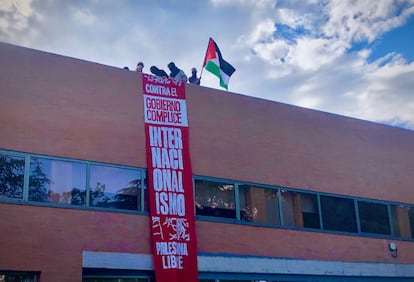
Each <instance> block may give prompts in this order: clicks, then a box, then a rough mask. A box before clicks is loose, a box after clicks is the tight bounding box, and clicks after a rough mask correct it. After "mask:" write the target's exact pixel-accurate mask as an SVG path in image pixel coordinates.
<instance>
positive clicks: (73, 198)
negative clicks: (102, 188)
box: [29, 157, 86, 205]
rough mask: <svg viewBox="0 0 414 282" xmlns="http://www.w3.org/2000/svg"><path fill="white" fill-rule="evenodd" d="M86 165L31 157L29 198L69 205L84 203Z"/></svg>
mask: <svg viewBox="0 0 414 282" xmlns="http://www.w3.org/2000/svg"><path fill="white" fill-rule="evenodd" d="M85 184H86V165H85V164H83V163H78V162H69V161H60V160H51V159H44V158H38V157H32V158H31V160H30V178H29V200H30V201H36V202H48V203H59V204H70V205H84V204H85V191H86V190H85V188H86V185H85Z"/></svg>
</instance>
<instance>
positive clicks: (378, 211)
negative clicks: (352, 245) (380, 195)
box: [358, 201, 391, 234]
mask: <svg viewBox="0 0 414 282" xmlns="http://www.w3.org/2000/svg"><path fill="white" fill-rule="evenodd" d="M358 211H359V220H360V222H361V231H362V232H367V233H377V234H391V228H390V221H389V218H388V209H387V206H386V205H384V204H377V203H369V202H363V201H358Z"/></svg>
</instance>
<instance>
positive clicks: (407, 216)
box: [391, 205, 414, 238]
mask: <svg viewBox="0 0 414 282" xmlns="http://www.w3.org/2000/svg"><path fill="white" fill-rule="evenodd" d="M391 216H392V222H393V227H394V234H393V235H394V236H397V237H403V238H414V208H410V207H408V206H403V205H391Z"/></svg>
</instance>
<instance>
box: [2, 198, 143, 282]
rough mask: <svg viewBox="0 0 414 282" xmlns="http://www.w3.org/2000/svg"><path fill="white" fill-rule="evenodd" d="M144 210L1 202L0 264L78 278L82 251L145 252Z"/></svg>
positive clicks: (48, 277)
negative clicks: (130, 211) (87, 208)
mask: <svg viewBox="0 0 414 282" xmlns="http://www.w3.org/2000/svg"><path fill="white" fill-rule="evenodd" d="M148 227H149V222H148V217H147V216H142V215H133V214H124V213H113V212H112V213H111V212H97V211H84V210H75V209H62V208H50V207H36V206H27V205H14V204H0V230H1V232H0V246H1V254H2V255H1V256H0V270H16V271H41V276H42V277H41V278H42V279H41V282H54V281H59V282H74V281H81V277H82V251H84V250H85V251H102V252H125V253H150V250H151V249H150V244H149V240H150V237H149V235H150V234H149V228H148Z"/></svg>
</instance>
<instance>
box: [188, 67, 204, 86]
mask: <svg viewBox="0 0 414 282" xmlns="http://www.w3.org/2000/svg"><path fill="white" fill-rule="evenodd" d="M200 81H201V77H197V69H196V68H192V69H191V76H190V77H189V78H188V82H190V83H191V84H196V85H200Z"/></svg>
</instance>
